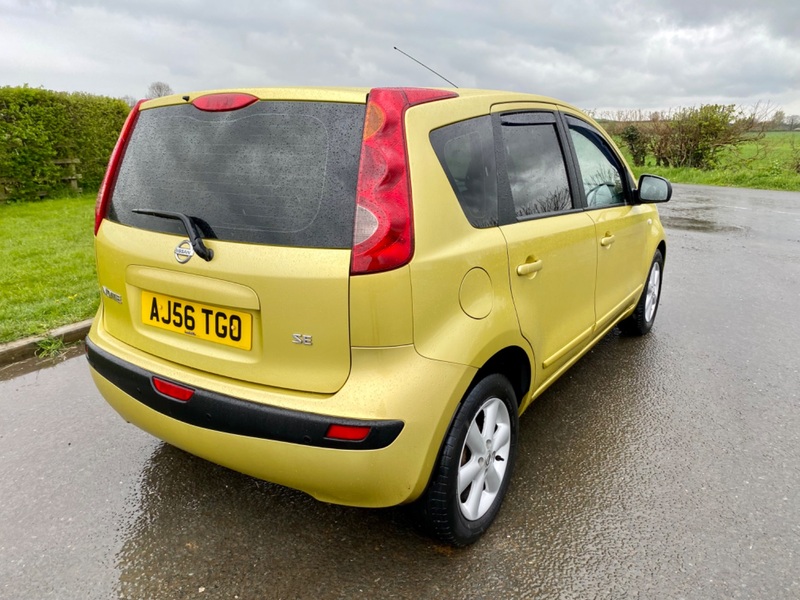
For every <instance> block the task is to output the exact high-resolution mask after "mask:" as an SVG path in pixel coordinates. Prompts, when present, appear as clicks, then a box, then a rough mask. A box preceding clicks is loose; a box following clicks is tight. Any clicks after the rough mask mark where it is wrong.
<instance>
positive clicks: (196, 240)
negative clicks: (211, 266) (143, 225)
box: [132, 208, 214, 262]
mask: <svg viewBox="0 0 800 600" xmlns="http://www.w3.org/2000/svg"><path fill="white" fill-rule="evenodd" d="M132 212H135V213H137V214H140V215H150V216H153V217H161V218H162V219H174V220H176V221H180V222H181V223H183V227H184V228H185V229H186V233H188V234H189V242H190V243H191V244H192V250H194V253H195V254H197V256H199V257H200V258H202V259H203V260H204V261H206V262H208V261H209V260H211V259H212V258H214V251H213V250H212V249H211V248H209V247H208V246H206V245H205V244H204V243H203V238H202V237H201V235H200V230H199V229H198V228H197V225H195V224H194V222H192V219H191V217H187V216H186V215H185V214H183V213H179V212H169V211H166V210H152V209H149V208H134V209H133V211H132Z"/></svg>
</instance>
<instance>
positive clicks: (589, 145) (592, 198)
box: [568, 119, 625, 208]
mask: <svg viewBox="0 0 800 600" xmlns="http://www.w3.org/2000/svg"><path fill="white" fill-rule="evenodd" d="M568 123H569V134H570V137H571V138H572V145H573V146H574V147H575V155H576V156H577V158H578V166H579V167H580V172H581V173H580V174H581V180H582V181H583V190H584V193H585V194H586V204H587V206H589V207H590V208H593V207H599V206H610V205H614V204H624V203H625V188H624V186H623V185H622V177H621V175H620V167H619V165H618V163H617V160H616V158H615V157H614V154H613V152H612V151H611V148H609V147H608V145H607V144H606V142H605V141H604V140H603V138H602V137H601V136H600V135H599V134H598V133H596V132H595V131H593V130H592V129H589V128H588V127H585V126H582V125H581V124H580V122H579V121H577V120H574V119H568Z"/></svg>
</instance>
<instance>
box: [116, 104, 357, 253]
mask: <svg viewBox="0 0 800 600" xmlns="http://www.w3.org/2000/svg"><path fill="white" fill-rule="evenodd" d="M364 110H365V108H364V105H362V104H340V103H330V102H263V101H262V102H256V103H254V104H252V105H250V106H248V107H246V108H243V109H240V110H235V111H228V112H206V111H201V110H199V109H197V108H195V107H194V106H192V105H191V104H186V105H180V106H168V107H162V108H155V109H150V110H145V111H143V112H142V114H141V115H140V116H139V120H138V122H137V124H136V128H135V129H134V132H133V135H132V137H131V140H130V143H129V145H128V148H127V151H126V153H125V158H124V160H123V162H122V165H121V167H120V171H119V176H118V179H117V183H116V186H115V188H114V192H113V195H112V199H111V205H110V207H109V218H111V219H112V220H115V221H117V222H119V223H122V224H125V225H131V226H134V227H139V228H142V229H149V230H153V231H161V232H165V233H173V234H176V235H185V234H186V232H185V230H184V229H183V227H182V226H181V224H180V223H179V222H177V221H173V220H168V219H162V218H158V217H153V216H147V215H140V214H136V213H133V212H132V210H133V209H137V208H138V209H153V210H162V211H172V212H180V213H183V214H185V215H187V216H189V217H191V218H192V219H193V220H194V221H195V223H197V225H198V226H199V227H200V229H201V230H202V231H203V233H204V235H205V236H206V237H208V238H212V239H220V240H227V241H234V242H246V243H257V244H270V245H281V246H297V247H311V248H349V247H350V246H351V244H352V239H353V223H354V217H355V194H356V184H357V179H358V161H359V153H360V147H361V135H362V130H363V122H364Z"/></svg>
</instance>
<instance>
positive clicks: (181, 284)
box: [96, 90, 366, 393]
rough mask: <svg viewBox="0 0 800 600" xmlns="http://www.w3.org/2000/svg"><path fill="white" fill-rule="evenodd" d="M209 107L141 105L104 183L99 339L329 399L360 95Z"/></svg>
mask: <svg viewBox="0 0 800 600" xmlns="http://www.w3.org/2000/svg"><path fill="white" fill-rule="evenodd" d="M200 98H201V99H200V100H198V98H194V99H189V98H188V97H184V99H179V98H173V99H171V100H159V101H155V102H151V103H148V104H145V105H143V107H142V108H143V110H141V111H140V112H139V113H138V116H137V117H136V120H135V125H134V126H133V129H132V131H131V132H130V134H129V137H128V140H127V146H126V147H124V156H123V158H122V160H121V163H120V164H119V168H118V170H117V171H115V173H116V180H115V181H114V179H113V176H112V177H111V178H110V179H109V181H110V182H111V184H113V187H110V188H109V189H110V190H111V193H110V199H109V200H108V205H107V209H106V213H105V217H106V219H105V220H104V221H103V222H102V226H101V227H100V228H99V230H98V232H97V238H96V249H97V263H98V277H99V280H100V285H101V287H102V289H103V294H104V296H103V299H102V301H103V308H104V311H103V314H104V326H105V329H106V330H107V332H108V333H109V334H111V335H112V336H114V337H116V338H117V339H119V340H121V341H123V342H125V343H127V344H130V345H131V346H133V347H135V348H137V349H140V350H142V351H145V352H147V353H149V354H152V355H155V356H158V357H161V358H163V359H166V360H168V361H171V362H173V363H177V364H180V365H185V366H187V367H193V368H197V369H201V370H203V371H206V372H211V373H215V374H218V375H220V376H224V377H231V378H235V379H238V380H243V381H247V382H253V383H257V384H263V385H270V386H276V387H282V388H288V389H296V390H304V391H312V392H318V393H332V392H335V391H336V390H338V389H339V388H340V387H341V386H342V385H343V384H344V382H345V380H346V379H347V377H348V374H349V371H350V339H349V308H348V290H349V274H350V261H351V247H352V243H353V229H354V220H355V212H356V186H357V180H358V165H359V153H360V148H361V138H362V131H363V124H364V117H365V101H366V91H364V92H360V91H357V90H352V91H347V92H342V91H338V92H336V91H325V90H320V91H317V92H315V93H313V94H312V93H310V92H309V91H308V90H305V91H299V92H298V93H296V94H295V95H294V96H293V95H292V94H291V92H286V91H284V94H283V96H282V97H280V98H277V99H276V98H270V99H268V100H264V99H258V100H256V98H255V97H249V96H247V95H234V94H214V95H207V96H202V97H200ZM202 98H205V99H204V100H203V99H202ZM298 98H299V99H298ZM111 184H110V185H111ZM176 215H178V216H176ZM180 216H183V217H187V218H188V219H189V222H190V223H189V226H187V224H186V223H185V221H182V220H181V219H180ZM189 229H194V230H195V232H196V233H197V234H198V235H199V237H200V238H201V240H202V244H203V245H205V246H206V247H207V248H208V249H210V250H211V252H212V253H213V256H212V257H211V259H210V260H204V259H203V258H202V257H201V256H200V255H199V254H198V253H197V252H195V250H197V246H195V250H192V243H191V242H190V241H189V238H190V234H189V232H188V230H189Z"/></svg>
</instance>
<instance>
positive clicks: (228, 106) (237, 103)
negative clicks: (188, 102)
mask: <svg viewBox="0 0 800 600" xmlns="http://www.w3.org/2000/svg"><path fill="white" fill-rule="evenodd" d="M253 102H258V98H256V97H255V96H252V95H250V94H209V95H208V96H200V97H199V98H195V99H194V100H193V101H192V105H193V106H194V107H195V108H199V109H200V110H205V111H208V112H224V111H227V110H239V109H240V108H244V107H245V106H250V105H251V104H253Z"/></svg>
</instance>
